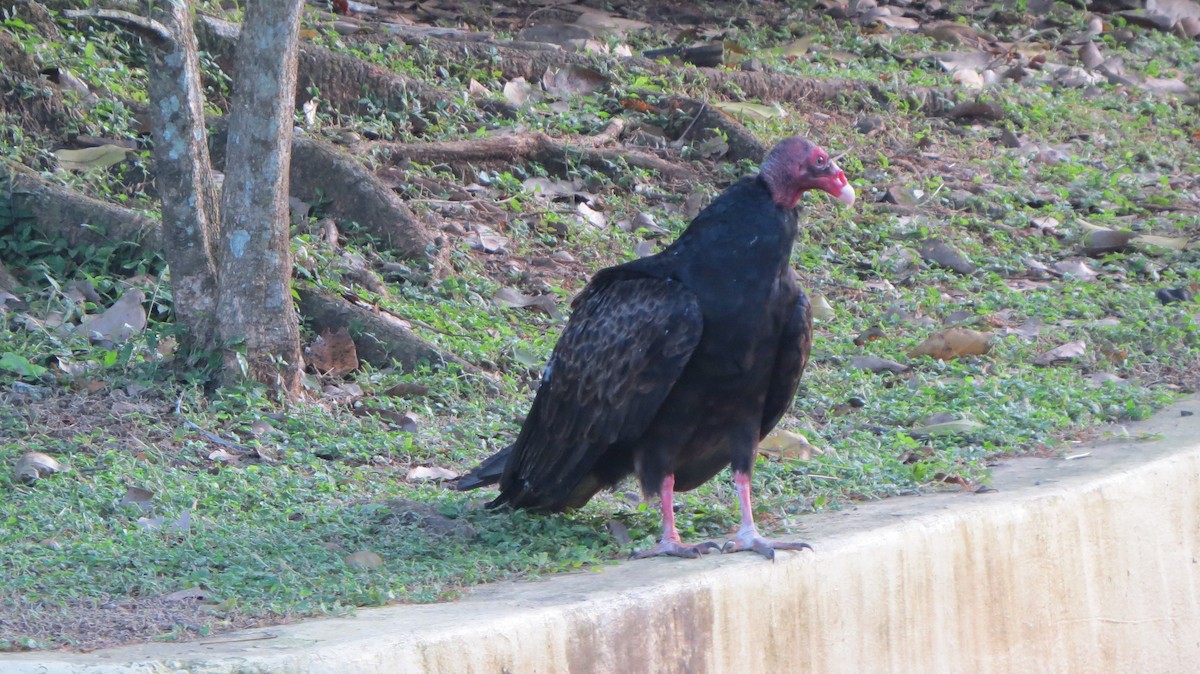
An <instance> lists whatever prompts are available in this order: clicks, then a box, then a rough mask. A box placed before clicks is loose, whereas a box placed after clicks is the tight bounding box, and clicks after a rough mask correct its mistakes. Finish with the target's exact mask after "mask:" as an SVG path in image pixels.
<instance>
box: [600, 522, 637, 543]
mask: <svg viewBox="0 0 1200 674" xmlns="http://www.w3.org/2000/svg"><path fill="white" fill-rule="evenodd" d="M604 526H606V527H608V533H610V534H612V537H613V540H615V541H616V542H617V545H629V544H630V543H632V542H633V539H632V538H630V536H629V527H627V526H625V524H624V523H623V522H620V521H618V520H607V521H606V522H605V523H604Z"/></svg>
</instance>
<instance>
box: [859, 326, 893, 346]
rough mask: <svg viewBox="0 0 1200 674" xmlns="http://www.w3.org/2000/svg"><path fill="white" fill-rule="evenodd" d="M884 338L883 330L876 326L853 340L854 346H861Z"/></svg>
mask: <svg viewBox="0 0 1200 674" xmlns="http://www.w3.org/2000/svg"><path fill="white" fill-rule="evenodd" d="M885 336H886V335H885V334H884V332H883V328H881V327H879V326H878V325H872V326H871V327H869V328H867V329H866V330H863V331H862V332H861V333H859V335H858V336H857V337H855V338H854V346H862V345H864V344H867V343H869V342H874V341H875V340H877V339H883V338H884V337H885Z"/></svg>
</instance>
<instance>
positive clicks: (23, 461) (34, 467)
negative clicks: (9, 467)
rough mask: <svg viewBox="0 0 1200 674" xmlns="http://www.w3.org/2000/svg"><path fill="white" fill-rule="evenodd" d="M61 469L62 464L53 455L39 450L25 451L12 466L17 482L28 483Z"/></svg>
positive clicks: (58, 471) (59, 471)
mask: <svg viewBox="0 0 1200 674" xmlns="http://www.w3.org/2000/svg"><path fill="white" fill-rule="evenodd" d="M62 471H63V465H62V464H61V463H59V462H58V459H55V458H54V457H53V456H50V455H49V454H43V453H41V452H25V453H24V454H22V455H21V458H19V459H17V463H16V465H14V466H13V477H14V478H15V479H16V480H17V482H22V483H25V484H29V483H31V482H36V481H37V480H40V479H42V478H44V477H46V476H48V475H53V474H54V473H61V472H62Z"/></svg>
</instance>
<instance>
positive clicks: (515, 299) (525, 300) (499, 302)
mask: <svg viewBox="0 0 1200 674" xmlns="http://www.w3.org/2000/svg"><path fill="white" fill-rule="evenodd" d="M492 302H493V303H494V304H495V305H496V306H498V307H502V308H505V309H523V308H526V307H528V308H531V309H536V310H538V311H541V312H542V313H544V314H547V315H549V316H550V317H552V318H555V319H559V318H562V313H561V312H560V311H559V310H558V305H557V304H556V303H555V302H554V298H553V297H551V296H549V295H526V294H524V293H522V292H521V291H519V290H517V289H516V288H501V289H500V290H497V291H496V294H495V295H493V296H492Z"/></svg>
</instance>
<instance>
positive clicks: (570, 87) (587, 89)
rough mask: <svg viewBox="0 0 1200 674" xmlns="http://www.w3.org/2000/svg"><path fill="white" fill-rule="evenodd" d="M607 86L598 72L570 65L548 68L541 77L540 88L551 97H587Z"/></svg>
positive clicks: (606, 81)
mask: <svg viewBox="0 0 1200 674" xmlns="http://www.w3.org/2000/svg"><path fill="white" fill-rule="evenodd" d="M606 84H608V78H607V77H605V76H604V75H603V74H602V73H601V72H600V71H599V70H594V69H592V68H589V67H587V66H582V65H577V64H572V65H569V66H566V67H562V68H549V69H547V70H546V72H545V74H544V75H542V88H543V89H545V90H546V92H547V93H549V94H551V95H553V96H571V95H587V94H590V93H592V92H593V91H595V90H597V89H599V88H600V87H603V86H604V85H606Z"/></svg>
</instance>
